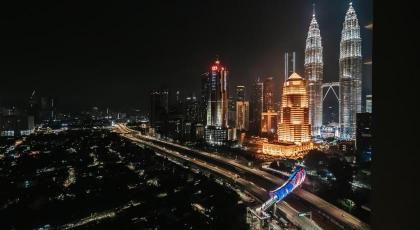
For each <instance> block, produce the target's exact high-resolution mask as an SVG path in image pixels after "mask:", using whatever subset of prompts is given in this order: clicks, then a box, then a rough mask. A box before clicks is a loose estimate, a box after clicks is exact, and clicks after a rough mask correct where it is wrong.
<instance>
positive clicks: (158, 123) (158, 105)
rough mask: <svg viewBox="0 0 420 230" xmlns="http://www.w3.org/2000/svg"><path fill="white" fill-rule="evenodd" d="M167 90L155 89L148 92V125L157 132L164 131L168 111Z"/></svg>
mask: <svg viewBox="0 0 420 230" xmlns="http://www.w3.org/2000/svg"><path fill="white" fill-rule="evenodd" d="M168 94H169V92H168V90H155V91H153V92H151V93H150V125H151V126H152V127H153V128H155V129H156V130H157V131H158V132H163V131H165V128H166V127H165V123H166V121H167V119H168V113H169V97H168Z"/></svg>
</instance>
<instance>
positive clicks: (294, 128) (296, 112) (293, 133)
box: [278, 73, 311, 144]
mask: <svg viewBox="0 0 420 230" xmlns="http://www.w3.org/2000/svg"><path fill="white" fill-rule="evenodd" d="M308 100H309V99H308V93H307V91H306V81H305V80H304V79H303V78H302V77H301V76H299V75H298V74H297V73H293V74H292V75H291V76H290V77H289V79H287V81H286V82H285V83H284V85H283V95H282V103H281V111H280V122H279V125H278V126H279V127H278V140H279V142H288V143H295V144H301V143H304V142H310V141H311V125H310V124H309V108H308Z"/></svg>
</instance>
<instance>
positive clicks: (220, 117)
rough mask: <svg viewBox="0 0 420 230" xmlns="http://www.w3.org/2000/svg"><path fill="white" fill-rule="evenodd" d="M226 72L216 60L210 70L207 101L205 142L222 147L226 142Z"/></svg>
mask: <svg viewBox="0 0 420 230" xmlns="http://www.w3.org/2000/svg"><path fill="white" fill-rule="evenodd" d="M227 73H228V72H227V70H226V69H225V67H224V66H223V65H222V64H220V61H219V60H216V61H215V62H214V64H213V65H212V67H211V69H210V74H209V88H208V90H207V91H208V101H207V123H206V131H205V136H206V141H207V143H210V144H215V145H222V144H223V143H224V142H225V141H227V140H228V130H227V128H228V90H227V89H228V87H227Z"/></svg>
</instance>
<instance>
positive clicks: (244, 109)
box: [236, 101, 249, 131]
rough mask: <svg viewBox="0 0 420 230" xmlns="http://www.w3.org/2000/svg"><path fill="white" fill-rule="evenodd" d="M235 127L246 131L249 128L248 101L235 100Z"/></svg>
mask: <svg viewBox="0 0 420 230" xmlns="http://www.w3.org/2000/svg"><path fill="white" fill-rule="evenodd" d="M236 129H238V130H240V131H248V129H249V102H248V101H236Z"/></svg>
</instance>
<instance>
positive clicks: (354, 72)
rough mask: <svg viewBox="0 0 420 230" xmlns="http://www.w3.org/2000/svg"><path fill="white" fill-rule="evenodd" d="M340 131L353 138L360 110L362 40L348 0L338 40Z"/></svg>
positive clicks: (346, 136) (342, 135) (342, 136)
mask: <svg viewBox="0 0 420 230" xmlns="http://www.w3.org/2000/svg"><path fill="white" fill-rule="evenodd" d="M339 63H340V66H339V68H340V73H339V78H340V116H339V117H340V133H341V138H344V139H354V138H355V131H356V130H355V129H356V114H357V113H360V112H361V110H362V103H361V102H362V40H361V38H360V26H359V22H358V20H357V15H356V12H355V11H354V8H353V6H352V3H351V2H350V5H349V9H348V11H347V13H346V16H345V20H344V23H343V30H342V32H341V42H340V61H339Z"/></svg>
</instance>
